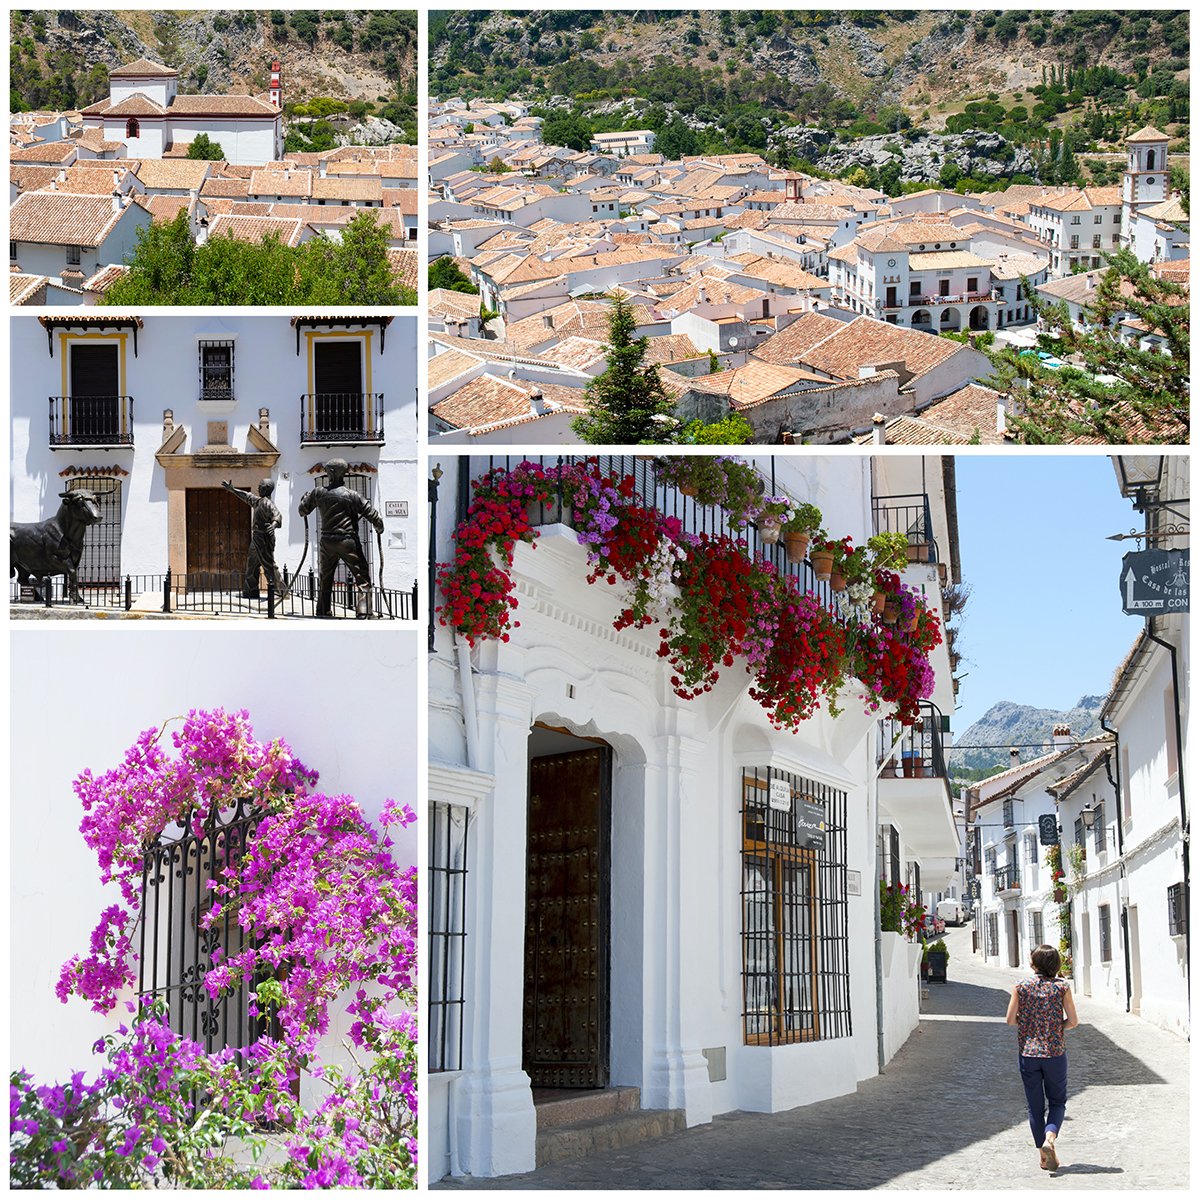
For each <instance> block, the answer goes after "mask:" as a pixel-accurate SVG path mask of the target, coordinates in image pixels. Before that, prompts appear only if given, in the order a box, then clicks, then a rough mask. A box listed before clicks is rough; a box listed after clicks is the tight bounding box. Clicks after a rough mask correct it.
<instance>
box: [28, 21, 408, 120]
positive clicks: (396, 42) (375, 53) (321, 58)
mask: <svg viewBox="0 0 1200 1200" xmlns="http://www.w3.org/2000/svg"><path fill="white" fill-rule="evenodd" d="M9 35H10V42H11V50H10V64H11V70H10V87H11V90H12V107H13V108H14V109H16V108H71V107H77V106H78V107H82V106H84V105H87V104H90V103H92V102H94V101H95V100H97V99H101V98H103V97H104V96H106V95H107V94H108V71H109V70H110V69H112V68H114V67H118V66H121V65H122V64H124V63H127V62H132V61H133V60H135V59H138V58H148V59H151V60H152V61H155V62H163V63H165V64H167V65H168V66H171V67H173V68H175V69H176V70H178V71H179V87H180V91H181V92H192V93H201V94H206V95H247V94H249V95H255V94H257V93H259V92H262V91H265V90H266V88H267V86H268V84H269V82H270V68H271V60H272V59H273V58H276V57H278V58H279V60H280V63H281V66H282V68H283V88H284V99H285V102H291V103H302V102H306V101H308V100H310V99H312V98H313V97H315V96H330V97H333V98H335V99H340V100H347V101H349V100H365V101H368V102H371V103H374V102H376V101H378V102H381V103H382V102H388V101H394V100H396V98H397V96H403V95H404V94H405V93H415V91H416V63H417V38H416V13H415V12H413V11H404V12H378V11H376V12H369V11H365V10H355V11H351V10H346V11H344V12H342V11H340V10H339V11H336V12H335V11H325V10H321V11H315V10H314V11H296V12H281V11H278V10H275V11H268V10H250V9H245V10H234V9H220V10H206V11H203V12H197V11H196V10H174V9H170V10H169V9H150V10H140V11H125V12H122V11H117V12H109V11H106V10H90V9H79V10H74V11H72V10H46V11H35V10H28V9H26V10H13V11H11V12H10V14H9Z"/></svg>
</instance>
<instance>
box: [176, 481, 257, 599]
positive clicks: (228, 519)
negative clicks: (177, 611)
mask: <svg viewBox="0 0 1200 1200" xmlns="http://www.w3.org/2000/svg"><path fill="white" fill-rule="evenodd" d="M249 551H250V508H249V506H248V505H246V504H243V503H242V502H241V501H240V500H239V499H238V498H237V497H236V496H234V495H233V494H232V493H231V492H227V491H225V489H224V488H188V489H187V573H188V575H189V576H190V577H191V578H190V582H191V586H192V587H196V588H201V589H209V588H215V589H222V590H232V589H234V588H240V587H241V586H242V577H243V575H244V573H245V570H246V555H247V554H248V553H249Z"/></svg>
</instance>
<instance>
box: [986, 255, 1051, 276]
mask: <svg viewBox="0 0 1200 1200" xmlns="http://www.w3.org/2000/svg"><path fill="white" fill-rule="evenodd" d="M1048 265H1049V264H1048V263H1047V261H1046V259H1044V258H1039V257H1038V255H1036V254H1007V255H1001V256H1000V257H999V258H997V259H996V260H995V261H994V262H993V263H992V278H993V279H1019V278H1020V277H1021V276H1022V275H1037V274H1038V273H1039V272H1041V271H1044V270H1045V269H1046V267H1047V266H1048Z"/></svg>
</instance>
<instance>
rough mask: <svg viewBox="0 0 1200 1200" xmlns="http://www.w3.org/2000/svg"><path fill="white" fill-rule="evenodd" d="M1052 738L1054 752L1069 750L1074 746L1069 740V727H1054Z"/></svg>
mask: <svg viewBox="0 0 1200 1200" xmlns="http://www.w3.org/2000/svg"><path fill="white" fill-rule="evenodd" d="M1052 736H1053V738H1054V749H1055V750H1069V749H1070V748H1071V747H1072V746H1073V745H1074V744H1075V743H1074V742H1073V741H1072V740H1071V727H1070V725H1055V726H1054V730H1053V734H1052Z"/></svg>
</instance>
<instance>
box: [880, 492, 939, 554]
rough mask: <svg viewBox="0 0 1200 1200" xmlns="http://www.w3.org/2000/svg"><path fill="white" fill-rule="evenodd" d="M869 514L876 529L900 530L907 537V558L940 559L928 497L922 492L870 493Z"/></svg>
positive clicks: (881, 531)
mask: <svg viewBox="0 0 1200 1200" xmlns="http://www.w3.org/2000/svg"><path fill="white" fill-rule="evenodd" d="M871 515H872V517H873V518H874V521H875V532H876V533H902V534H904V536H905V537H907V538H908V559H909V562H939V561H941V560H940V559H939V557H938V546H937V541H936V539H935V538H934V536H933V517H932V514H931V513H930V511H929V497H928V495H926V494H925V493H924V492H921V493H914V494H910V495H900V496H872V497H871Z"/></svg>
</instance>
